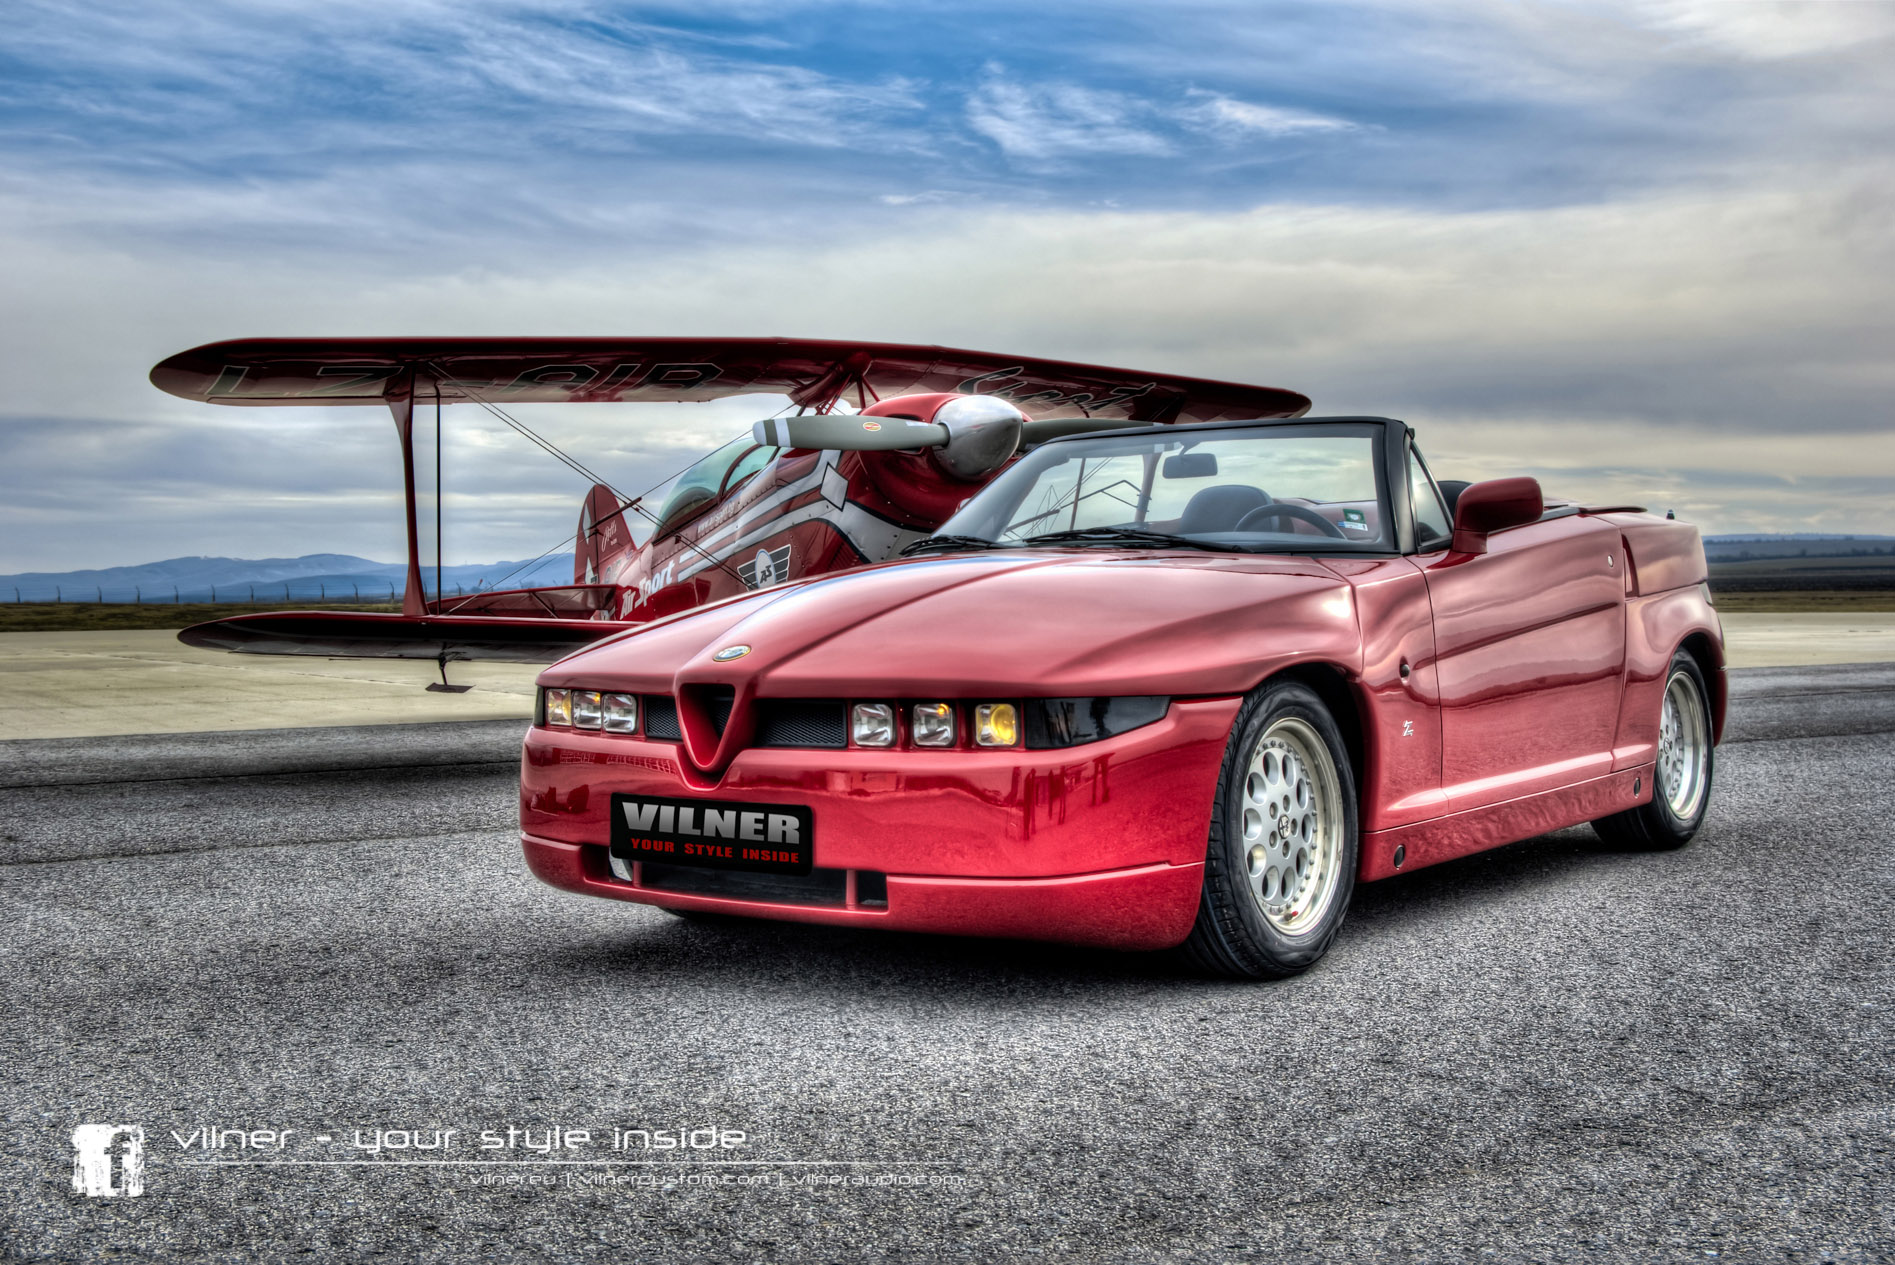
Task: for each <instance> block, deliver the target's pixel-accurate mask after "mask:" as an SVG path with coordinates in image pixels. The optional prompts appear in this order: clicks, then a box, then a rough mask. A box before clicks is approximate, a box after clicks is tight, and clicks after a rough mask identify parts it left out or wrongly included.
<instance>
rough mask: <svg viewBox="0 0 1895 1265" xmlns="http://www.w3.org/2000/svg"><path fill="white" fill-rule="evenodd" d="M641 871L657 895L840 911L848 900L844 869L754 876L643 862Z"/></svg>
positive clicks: (743, 873) (730, 871)
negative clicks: (759, 902)
mask: <svg viewBox="0 0 1895 1265" xmlns="http://www.w3.org/2000/svg"><path fill="white" fill-rule="evenodd" d="M641 871H642V875H643V878H642V882H643V884H644V886H646V887H649V888H652V889H654V890H656V891H661V892H688V893H690V894H691V895H693V896H721V897H723V898H724V899H726V900H757V901H768V902H769V903H771V904H773V905H829V906H834V907H836V908H841V907H842V906H843V905H844V904H845V903H846V901H847V898H848V888H847V884H848V879H849V874H848V871H847V870H811V871H810V872H809V873H808V874H755V873H751V872H749V871H746V870H700V869H695V868H692V867H689V866H683V865H658V864H654V863H653V862H650V861H647V862H645V864H644V865H643V866H642V867H641Z"/></svg>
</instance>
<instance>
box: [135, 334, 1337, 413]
mask: <svg viewBox="0 0 1895 1265" xmlns="http://www.w3.org/2000/svg"><path fill="white" fill-rule="evenodd" d="M151 381H152V383H153V385H155V386H157V387H158V388H159V389H160V390H164V391H168V392H170V393H171V394H172V395H177V396H182V397H183V398H185V399H187V400H202V401H206V402H208V403H211V404H237V405H262V406H282V405H323V404H330V405H335V404H383V403H386V402H389V401H392V400H395V399H399V398H413V399H415V400H416V402H417V403H418V402H420V400H422V399H426V400H428V401H430V402H432V401H433V399H434V398H435V397H436V396H437V394H438V396H439V398H440V399H441V400H442V401H443V402H452V401H455V400H488V401H491V402H493V403H496V404H502V405H504V404H506V403H509V402H518V403H575V404H577V403H594V402H610V401H630V400H638V401H655V400H713V399H719V398H721V397H724V396H729V395H745V394H760V393H768V394H777V395H788V396H789V397H790V398H791V399H793V400H795V401H796V402H797V403H798V404H801V405H805V406H807V407H811V408H818V409H821V408H826V407H827V406H828V405H830V404H832V403H834V402H835V401H836V400H838V399H852V400H854V401H855V402H857V403H860V404H866V403H868V402H870V401H872V400H874V399H875V398H878V397H881V396H888V395H907V394H913V393H917V392H924V391H963V392H970V393H978V394H982V395H998V396H1002V397H1004V398H1006V399H1009V400H1012V401H1013V402H1014V403H1015V404H1017V405H1019V406H1020V407H1021V408H1022V409H1024V410H1025V411H1026V412H1028V413H1031V414H1035V415H1038V416H1049V415H1053V414H1062V413H1076V414H1084V415H1086V416H1091V417H1107V418H1112V417H1122V418H1124V419H1126V420H1127V421H1132V422H1169V421H1186V422H1213V421H1221V420H1225V419H1230V418H1240V417H1242V418H1249V417H1296V416H1299V415H1301V414H1302V413H1304V412H1306V411H1307V410H1308V409H1309V404H1310V402H1309V399H1308V397H1306V396H1303V395H1300V394H1298V393H1297V392H1295V391H1285V390H1281V389H1279V388H1276V387H1262V386H1246V385H1243V384H1241V383H1235V382H1217V381H1212V380H1210V379H1207V378H1186V377H1179V376H1177V375H1174V374H1151V373H1139V372H1136V371H1133V370H1128V369H1114V368H1109V367H1107V366H1104V365H1087V364H1077V363H1074V362H1071V361H1063V360H1037V359H1033V358H1030V357H1024V356H1009V355H999V354H996V353H993V352H984V351H964V350H961V349H958V348H953V347H926V346H916V345H912V344H906V343H868V342H850V341H821V340H814V339H791V338H319V339H295V338H258V339H244V340H240V341H235V342H225V343H211V344H208V345H206V346H203V347H197V348H193V349H192V350H190V351H186V352H180V353H179V354H178V355H175V356H172V357H171V358H169V359H168V360H165V361H163V362H161V363H160V364H158V365H157V367H155V368H154V369H152V371H151Z"/></svg>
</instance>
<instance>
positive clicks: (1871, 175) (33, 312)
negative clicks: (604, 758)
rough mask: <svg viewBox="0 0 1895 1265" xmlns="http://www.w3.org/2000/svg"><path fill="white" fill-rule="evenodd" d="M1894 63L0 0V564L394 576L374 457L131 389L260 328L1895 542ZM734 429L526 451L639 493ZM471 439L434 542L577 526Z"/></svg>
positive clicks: (1837, 50) (1148, 16)
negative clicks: (944, 391)
mask: <svg viewBox="0 0 1895 1265" xmlns="http://www.w3.org/2000/svg"><path fill="white" fill-rule="evenodd" d="M1892 53H1895V6H1890V5H1886V4H1880V3H1868V2H1861V0H1839V2H1836V3H1786V4H1773V3H1766V4H1751V3H1744V2H1743V0H1711V2H1704V0H1677V2H1658V0H1654V2H1653V3H1643V4H1588V3H1559V4H1524V3H1500V2H1498V0H1465V2H1461V0H1453V2H1450V0H1443V2H1441V3H1431V4H1425V5H1423V4H1407V3H1399V4H1353V5H1352V4H1314V5H1309V4H1267V3H1261V4H1260V3H1249V4H1216V3H1199V4H1192V3H1166V4H1144V5H1130V4H1120V5H1114V4H1101V3H1092V4H1071V5H1062V4H1044V5H1036V6H1030V7H1028V6H1015V5H1005V6H1003V5H969V4H901V5H876V4H850V5H797V4H782V3H778V4H771V5H761V4H755V5H752V4H726V5H716V4H693V5H688V6H682V5H680V6H665V5H603V4H576V3H575V4H480V3H466V4H436V3H410V2H408V0H382V2H380V3H373V4H358V3H350V2H347V0H343V2H336V3H326V4H323V5H301V6H296V5H286V4H267V5H264V4H233V3H215V2H197V3H190V4H168V3H161V2H147V3H127V4H75V3H70V2H68V3H58V4H35V3H31V2H30V0H29V2H27V3H16V4H15V5H14V6H12V8H11V11H10V14H9V24H8V30H7V33H6V35H5V36H4V37H3V38H0V252H4V256H5V257H6V258H8V259H9V260H11V261H12V262H11V263H10V264H9V265H8V272H9V274H10V276H9V287H8V288H9V290H10V291H11V292H12V301H10V302H9V303H8V304H7V305H6V310H5V311H4V313H0V321H4V322H5V326H4V334H5V338H4V344H3V347H4V349H3V350H0V356H4V357H5V358H6V365H5V368H6V371H7V376H8V378H9V380H10V381H11V382H13V383H15V384H16V389H15V390H13V391H12V392H10V393H9V394H10V397H11V398H10V399H9V400H7V401H4V402H0V491H4V492H5V493H6V495H5V497H4V498H0V499H3V500H4V504H3V505H0V541H3V543H0V571H12V570H24V569H29V568H31V569H51V568H60V567H67V566H73V567H78V566H107V565H114V564H121V563H133V562H140V561H146V560H149V558H152V557H158V556H165V555H167V554H178V553H212V554H216V553H247V554H253V555H255V554H282V553H295V552H307V551H312V550H323V551H334V552H349V553H359V554H365V555H368V556H375V557H390V556H393V553H394V551H395V548H396V547H397V542H398V539H399V537H398V534H397V529H396V528H395V527H394V526H393V524H395V523H396V522H397V519H396V517H395V514H396V510H395V500H394V496H393V485H392V480H391V479H390V478H389V471H388V469H387V465H386V463H387V461H388V458H389V457H390V455H391V452H392V443H391V442H390V439H389V436H388V434H387V433H386V430H387V427H386V422H385V421H383V420H382V419H379V418H370V417H364V416H361V415H353V416H350V415H338V416H333V417H331V416H324V415H321V414H316V415H311V414H304V413H301V412H300V411H299V413H298V414H297V415H295V416H294V417H290V418H285V417H283V416H282V415H281V413H276V412H273V413H272V414H271V415H270V416H269V418H268V419H267V421H265V420H262V419H259V418H258V417H257V416H256V415H255V414H247V413H246V414H238V415H237V416H235V417H233V416H231V415H230V414H231V413H232V412H234V411H232V410H212V409H208V408H204V407H201V406H199V407H194V406H191V405H188V404H185V403H183V402H181V401H173V400H170V399H168V398H166V397H161V396H158V395H157V394H156V393H155V392H153V391H151V389H150V388H149V387H148V386H147V385H146V384H145V383H144V379H143V373H144V370H145V368H147V367H148V366H149V364H150V363H151V362H153V361H155V360H157V359H159V358H160V357H162V356H164V355H166V354H168V353H170V352H172V351H176V350H180V349H182V348H183V347H186V346H189V345H192V344H195V343H198V342H203V341H208V340H210V339H213V338H221V337H235V336H244V335H264V334H325V333H327V334H349V333H497V334H504V333H522V334H527V333H614V332H619V333H632V334H668V333H696V332H728V333H738V334H744V333H759V334H761V333H769V334H776V333H781V334H809V335H814V336H826V337H851V336H859V337H868V338H875V337H880V338H891V339H913V340H916V341H927V342H944V343H951V344H960V345H969V346H976V347H983V348H994V349H1002V350H1018V351H1021V352H1024V353H1029V354H1044V355H1065V356H1071V357H1074V358H1079V359H1086V360H1096V361H1107V362H1117V363H1124V364H1128V365H1134V366H1138V367H1149V368H1152V369H1166V370H1175V371H1180V372H1199V373H1206V374H1210V375H1213V376H1219V377H1228V378H1237V379H1249V380H1258V381H1264V382H1269V383H1272V384H1276V385H1283V386H1290V387H1295V388H1297V389H1300V390H1303V391H1306V392H1308V393H1310V394H1311V395H1313V396H1314V397H1315V398H1316V401H1317V407H1318V411H1332V412H1342V411H1373V412H1382V413H1391V414H1394V415H1398V416H1403V417H1406V418H1408V419H1409V420H1410V421H1413V422H1415V423H1416V424H1417V425H1418V426H1420V427H1421V429H1422V433H1423V435H1424V441H1425V442H1427V443H1428V444H1429V446H1430V447H1431V449H1432V450H1433V451H1434V452H1435V453H1436V461H1435V464H1436V465H1437V466H1441V465H1450V466H1453V467H1454V469H1455V472H1463V471H1464V472H1466V473H1467V474H1469V475H1481V474H1499V473H1510V472H1513V471H1515V470H1527V471H1530V472H1532V473H1536V474H1538V475H1540V477H1541V478H1542V479H1543V480H1544V481H1546V482H1548V483H1549V484H1550V485H1552V486H1553V487H1555V488H1556V489H1557V490H1559V491H1563V492H1567V493H1569V494H1575V495H1582V496H1588V497H1590V496H1595V495H1596V496H1600V497H1609V498H1613V499H1618V498H1628V497H1629V498H1631V499H1635V500H1641V501H1663V502H1664V503H1667V504H1671V503H1676V504H1677V506H1678V507H1679V508H1680V509H1681V511H1682V512H1687V513H1689V514H1691V515H1692V516H1693V517H1696V518H1697V519H1698V520H1699V521H1700V522H1702V523H1703V525H1704V526H1705V527H1706V528H1707V529H1709V530H1795V529H1799V528H1810V529H1818V530H1842V531H1850V530H1854V531H1882V532H1889V531H1895V515H1892V514H1891V512H1890V510H1889V508H1888V507H1889V505H1890V504H1891V502H1895V437H1892V435H1895V426H1892V425H1891V423H1892V422H1895V417H1892V416H1891V405H1890V403H1889V401H1890V400H1891V399H1892V398H1895V393H1892V392H1891V388H1895V374H1892V373H1891V368H1890V364H1889V359H1888V355H1889V353H1888V348H1889V347H1890V346H1891V345H1895V344H1891V340H1890V334H1891V333H1895V321H1892V320H1891V310H1892V308H1895V303H1891V283H1890V282H1889V280H1888V278H1889V277H1891V276H1895V249H1892V247H1895V240H1892V239H1895V230H1892V229H1891V226H1890V223H1889V216H1888V215H1887V206H1888V205H1889V195H1890V193H1891V192H1895V188H1892V186H1895V179H1891V177H1892V176H1895V169H1892V168H1891V161H1890V159H1891V153H1892V152H1895V146H1892V144H1891V142H1892V140H1895V137H1892V136H1891V131H1892V130H1895V99H1892V98H1895V88H1892V87H1891V81H1895V76H1891V75H1890V74H1889V73H1888V72H1889V68H1890V67H1891V65H1895V56H1891V54H1892ZM768 404H769V402H768V401H762V402H758V403H757V404H756V405H754V406H753V405H749V404H739V405H731V406H725V405H720V406H717V407H714V408H700V409H698V410H696V411H695V412H694V413H692V414H691V415H689V416H686V415H683V414H681V413H679V412H678V411H676V410H672V411H669V412H667V411H665V410H650V409H647V410H635V409H619V410H616V411H610V410H608V411H605V412H600V411H598V410H596V409H564V410H553V411H552V412H550V413H548V414H546V415H545V416H544V417H541V418H538V419H536V420H535V424H536V425H544V426H545V427H546V428H547V429H548V430H549V431H550V432H552V433H554V434H555V435H557V436H559V437H560V438H561V439H562V441H563V442H567V443H569V444H570V445H572V446H573V447H575V448H577V449H580V450H583V451H585V452H587V453H588V454H589V455H591V456H595V457H598V458H599V462H597V463H595V464H603V465H605V466H609V467H611V470H612V473H613V474H614V476H615V481H617V482H621V483H622V484H624V483H638V482H639V480H640V479H647V481H650V482H655V481H656V479H657V478H658V477H660V476H661V475H662V474H663V473H665V472H666V471H668V470H669V469H671V468H675V466H676V465H678V464H682V461H683V460H686V459H688V457H689V454H690V453H691V452H693V451H695V450H697V449H698V448H700V447H701V446H704V445H707V444H708V443H711V442H715V441H716V440H718V439H720V438H722V437H725V436H727V435H728V434H731V433H735V431H736V430H737V429H740V428H741V426H742V424H743V422H744V421H746V420H748V418H749V417H750V416H751V415H753V414H757V413H758V412H759V411H761V412H768V411H770V409H769V407H767V406H768ZM482 425H483V424H482V422H481V421H480V420H479V419H464V420H460V419H457V421H456V423H455V425H454V427H453V428H452V429H453V434H452V436H451V446H450V454H451V455H452V456H453V458H454V460H453V461H452V462H451V463H450V464H451V466H452V467H453V468H454V469H456V470H457V471H458V473H459V475H460V479H459V482H458V483H457V484H456V486H457V487H458V488H459V489H460V494H459V495H458V496H457V497H455V498H451V499H450V501H449V511H450V512H449V519H450V528H449V531H448V533H447V534H448V538H449V549H448V551H449V553H450V555H451V556H458V557H461V558H464V559H468V560H474V559H485V558H492V557H500V556H514V557H517V556H521V555H522V554H523V553H530V552H533V551H535V550H537V549H539V548H541V547H544V545H545V544H546V543H547V540H544V539H541V538H542V537H545V538H549V539H550V538H551V537H555V536H557V535H558V534H559V533H561V532H563V531H566V530H568V529H569V520H571V519H572V518H573V517H575V516H576V509H577V500H578V496H579V494H580V492H581V491H582V490H583V489H581V488H578V487H576V486H572V485H571V482H570V480H569V479H568V478H567V477H566V476H564V475H563V473H562V472H561V471H560V469H559V468H558V467H557V466H553V465H552V464H551V463H550V462H548V463H546V468H545V469H540V468H538V466H536V465H534V463H533V459H532V457H531V455H530V454H525V453H522V452H520V451H519V450H518V449H516V448H514V447H513V446H512V445H511V444H509V443H507V442H505V441H503V440H502V438H501V437H500V436H497V435H495V434H493V433H491V432H490V431H486V430H483V429H482ZM1444 459H1445V460H1444ZM102 496H109V497H110V499H111V503H112V509H111V512H110V518H111V521H112V523H113V524H114V526H113V529H112V530H110V531H104V532H102V531H100V530H98V524H99V521H100V517H101V516H100V505H99V500H100V498H101V497H102ZM525 546H530V548H525Z"/></svg>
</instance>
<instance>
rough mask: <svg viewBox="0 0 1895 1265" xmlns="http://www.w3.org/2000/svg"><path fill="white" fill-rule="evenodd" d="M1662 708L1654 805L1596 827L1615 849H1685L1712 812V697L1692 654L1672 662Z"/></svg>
mask: <svg viewBox="0 0 1895 1265" xmlns="http://www.w3.org/2000/svg"><path fill="white" fill-rule="evenodd" d="M1658 706H1659V713H1658V757H1657V760H1656V762H1655V763H1654V765H1653V768H1652V797H1651V799H1650V800H1649V801H1648V802H1646V803H1643V804H1640V805H1639V806H1638V807H1636V808H1628V809H1626V810H1625V811H1624V812H1622V813H1614V814H1612V815H1611V816H1610V817H1601V818H1600V819H1599V820H1597V821H1595V822H1593V823H1592V829H1593V831H1594V833H1596V834H1597V835H1598V836H1599V838H1601V839H1603V840H1604V841H1605V842H1606V843H1609V844H1611V845H1612V846H1613V847H1615V848H1626V849H1631V850H1636V851H1642V852H1643V851H1652V852H1658V851H1666V850H1668V849H1671V848H1682V847H1683V846H1684V845H1685V844H1687V843H1689V842H1691V837H1692V836H1693V835H1695V834H1697V832H1698V827H1699V826H1701V825H1703V824H1704V813H1705V810H1706V809H1707V808H1708V807H1709V806H1710V802H1711V775H1712V773H1713V771H1714V770H1715V767H1716V763H1717V759H1716V755H1717V753H1716V749H1715V748H1714V747H1713V746H1712V745H1711V692H1710V691H1709V690H1708V689H1706V688H1705V685H1704V670H1703V669H1702V668H1700V667H1698V661H1697V660H1696V659H1694V658H1693V657H1692V656H1691V654H1690V653H1689V652H1688V651H1684V650H1680V651H1678V653H1676V654H1674V655H1673V656H1671V669H1670V671H1669V672H1668V673H1667V674H1666V677H1665V693H1664V696H1663V697H1662V698H1661V699H1660V700H1659V704H1658Z"/></svg>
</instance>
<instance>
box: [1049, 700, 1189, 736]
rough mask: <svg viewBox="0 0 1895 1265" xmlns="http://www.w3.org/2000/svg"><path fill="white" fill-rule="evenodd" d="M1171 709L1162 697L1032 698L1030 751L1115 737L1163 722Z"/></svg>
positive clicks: (1169, 702) (1168, 702)
mask: <svg viewBox="0 0 1895 1265" xmlns="http://www.w3.org/2000/svg"><path fill="white" fill-rule="evenodd" d="M1170 707H1171V700H1170V699H1168V698H1162V697H1147V696H1143V695H1135V696H1131V697H1125V698H1030V699H1028V700H1027V702H1026V745H1027V746H1028V747H1029V748H1041V749H1043V748H1047V747H1078V746H1083V745H1084V744H1086V743H1088V742H1098V741H1099V740H1100V739H1101V738H1114V737H1117V736H1118V735H1119V734H1122V733H1125V732H1126V731H1127V730H1131V729H1137V728H1138V727H1139V726H1140V725H1149V724H1151V723H1152V722H1153V721H1155V720H1160V719H1162V718H1163V717H1164V714H1165V712H1166V711H1167V710H1169V709H1170Z"/></svg>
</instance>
